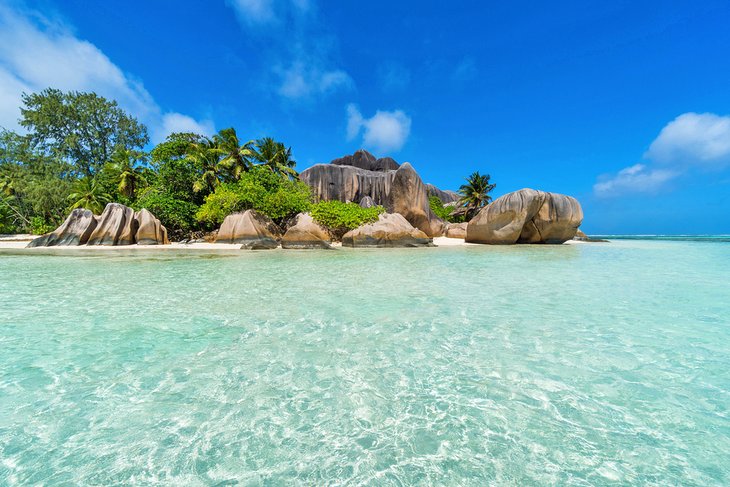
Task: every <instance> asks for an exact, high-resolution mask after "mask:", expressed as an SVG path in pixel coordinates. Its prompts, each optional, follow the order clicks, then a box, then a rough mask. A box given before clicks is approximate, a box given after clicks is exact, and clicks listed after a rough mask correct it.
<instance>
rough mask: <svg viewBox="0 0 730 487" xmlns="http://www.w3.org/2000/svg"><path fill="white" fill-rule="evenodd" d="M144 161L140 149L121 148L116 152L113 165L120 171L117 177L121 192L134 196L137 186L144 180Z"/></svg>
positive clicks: (128, 196) (129, 196)
mask: <svg viewBox="0 0 730 487" xmlns="http://www.w3.org/2000/svg"><path fill="white" fill-rule="evenodd" d="M144 162H145V161H144V154H143V153H141V152H139V151H135V150H130V149H124V148H120V149H117V151H115V152H114V154H113V156H112V167H113V168H114V170H115V171H117V172H118V174H117V175H116V177H115V179H116V182H117V190H118V191H119V194H121V195H123V196H126V197H127V198H134V194H135V192H136V191H137V188H139V186H140V184H141V183H142V182H144V173H143V172H142V169H143V168H142V164H144Z"/></svg>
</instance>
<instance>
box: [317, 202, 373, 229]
mask: <svg viewBox="0 0 730 487" xmlns="http://www.w3.org/2000/svg"><path fill="white" fill-rule="evenodd" d="M310 213H311V214H312V218H313V219H314V221H316V222H317V223H319V224H320V225H322V226H324V227H327V228H328V229H329V230H330V231H331V232H332V234H333V235H335V236H336V237H338V238H341V237H342V235H344V234H345V233H347V232H348V231H350V230H353V229H355V228H357V227H359V226H361V225H365V224H366V223H373V222H375V221H377V219H378V215H380V214H381V213H385V208H383V207H382V206H372V207H370V208H362V207H361V206H360V205H358V204H357V203H343V202H341V201H320V202H319V203H317V204H315V205H312V208H311V209H310Z"/></svg>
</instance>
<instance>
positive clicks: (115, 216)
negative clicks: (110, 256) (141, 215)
mask: <svg viewBox="0 0 730 487" xmlns="http://www.w3.org/2000/svg"><path fill="white" fill-rule="evenodd" d="M137 226H138V224H137V220H135V219H134V210H133V209H131V208H129V207H128V206H124V205H122V204H120V203H109V204H108V205H106V208H104V211H103V212H102V214H101V215H99V218H98V222H97V225H96V228H95V229H94V232H93V233H92V234H91V236H90V237H89V241H88V242H87V243H86V245H134V244H135V243H136V241H135V236H136V235H137Z"/></svg>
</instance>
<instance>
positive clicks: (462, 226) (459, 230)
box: [444, 222, 467, 238]
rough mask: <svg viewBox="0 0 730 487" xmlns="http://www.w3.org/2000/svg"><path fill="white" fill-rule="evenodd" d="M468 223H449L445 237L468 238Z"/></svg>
mask: <svg viewBox="0 0 730 487" xmlns="http://www.w3.org/2000/svg"><path fill="white" fill-rule="evenodd" d="M466 226H467V223H466V222H464V223H448V224H447V225H446V232H445V233H444V235H445V236H446V237H449V238H466Z"/></svg>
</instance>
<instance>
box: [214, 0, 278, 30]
mask: <svg viewBox="0 0 730 487" xmlns="http://www.w3.org/2000/svg"><path fill="white" fill-rule="evenodd" d="M226 3H227V4H228V5H230V6H231V7H233V9H234V10H235V11H236V14H237V15H238V17H239V19H241V20H242V21H244V22H246V23H247V24H266V23H269V22H272V21H273V20H275V19H276V15H275V13H274V1H273V0H227V2H226Z"/></svg>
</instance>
